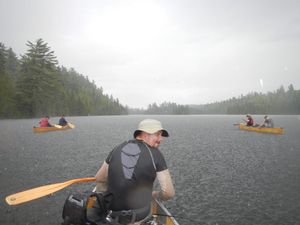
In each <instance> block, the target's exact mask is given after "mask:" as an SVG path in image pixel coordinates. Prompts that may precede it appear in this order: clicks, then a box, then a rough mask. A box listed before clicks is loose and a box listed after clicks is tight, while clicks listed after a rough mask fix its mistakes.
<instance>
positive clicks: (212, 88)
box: [0, 0, 300, 108]
mask: <svg viewBox="0 0 300 225" xmlns="http://www.w3.org/2000/svg"><path fill="white" fill-rule="evenodd" d="M0 8H1V13H0V28H1V31H0V42H3V43H4V44H5V45H6V46H7V47H12V49H13V50H14V52H15V53H16V54H17V55H18V56H19V55H20V54H24V53H26V50H27V46H26V45H25V43H26V42H27V41H31V42H32V41H35V40H37V39H38V38H42V39H43V40H44V41H45V42H47V43H48V45H49V46H50V47H51V49H52V50H54V52H55V53H54V54H55V55H56V56H57V59H58V61H59V64H60V65H63V66H65V67H67V68H71V67H73V68H74V69H75V70H76V71H77V72H79V73H81V74H83V75H84V76H88V77H89V79H90V80H91V81H92V80H94V81H95V83H96V84H97V86H99V87H100V86H101V87H103V89H104V93H106V94H112V95H113V96H114V97H115V98H118V99H119V100H120V102H121V103H122V104H123V105H128V106H129V107H144V108H146V107H147V105H148V104H151V103H153V102H156V103H158V104H160V103H162V102H163V101H167V102H175V103H178V104H204V103H211V102H214V101H221V100H226V99H228V98H230V97H238V96H240V95H241V94H244V95H245V94H247V93H249V92H254V91H256V92H263V93H266V92H268V91H274V90H276V89H278V88H279V87H280V85H283V86H284V87H285V88H287V86H288V85H289V84H293V85H294V87H295V89H299V88H300V1H298V0H295V1H292V0H276V1H274V0H268V1H266V0H252V1H246V0H244V1H243V0H219V1H214V0H194V1H191V0H182V1H179V0H157V1H151V0H148V1H142V0H136V1H127V0H120V1H111V0H105V1H104V0H88V1H83V0H82V1H79V0H77V1H75V0H51V1H50V0H42V1H41V0H24V1H19V0H0Z"/></svg>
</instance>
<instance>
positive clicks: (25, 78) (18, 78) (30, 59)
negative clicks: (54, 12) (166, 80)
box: [0, 39, 300, 118]
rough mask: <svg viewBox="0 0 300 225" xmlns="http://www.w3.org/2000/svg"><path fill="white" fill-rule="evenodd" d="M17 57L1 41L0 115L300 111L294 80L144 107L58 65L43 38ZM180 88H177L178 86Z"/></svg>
mask: <svg viewBox="0 0 300 225" xmlns="http://www.w3.org/2000/svg"><path fill="white" fill-rule="evenodd" d="M26 45H27V46H28V50H27V52H26V53H25V54H24V55H21V57H20V59H19V58H18V57H17V56H16V54H15V53H14V51H13V50H12V48H7V47H6V46H5V45H4V44H3V43H1V42H0V118H36V117H41V116H45V115H49V116H59V115H62V114H64V115H68V116H89V115H127V114H149V115H154V114H156V115H190V114H247V113H251V114H278V115H284V114H290V115H293V114H294V115H299V114H300V90H296V89H295V88H294V86H293V84H290V85H289V86H288V87H287V89H285V88H284V87H283V86H281V87H279V88H278V89H277V90H275V91H274V92H268V93H257V92H253V93H249V94H247V95H245V96H243V95H241V96H239V97H234V98H230V99H228V100H224V101H220V102H214V103H209V104H203V105H180V104H177V103H173V102H163V103H162V104H157V103H152V104H149V105H148V107H147V109H133V108H129V107H128V106H123V105H122V104H121V103H120V102H119V100H118V99H117V98H114V97H113V96H108V95H107V94H104V91H103V88H102V87H97V86H96V84H95V83H94V81H90V80H89V79H88V77H87V76H83V75H82V74H80V73H78V72H76V71H75V69H73V68H71V69H68V68H65V67H64V66H58V61H57V59H56V56H55V55H54V51H52V50H51V48H50V47H49V46H48V44H47V43H45V42H44V41H43V40H42V39H38V40H37V41H36V42H33V43H32V42H30V41H28V42H27V44H26ZM178 91H180V90H178Z"/></svg>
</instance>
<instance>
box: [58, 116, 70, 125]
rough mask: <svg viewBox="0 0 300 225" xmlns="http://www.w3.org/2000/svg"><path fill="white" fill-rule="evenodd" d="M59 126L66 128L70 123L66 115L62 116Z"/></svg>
mask: <svg viewBox="0 0 300 225" xmlns="http://www.w3.org/2000/svg"><path fill="white" fill-rule="evenodd" d="M58 125H60V126H66V125H68V122H67V121H66V119H65V116H64V115H62V116H61V117H60V119H59V121H58Z"/></svg>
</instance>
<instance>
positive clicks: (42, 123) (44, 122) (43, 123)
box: [39, 117, 49, 127]
mask: <svg viewBox="0 0 300 225" xmlns="http://www.w3.org/2000/svg"><path fill="white" fill-rule="evenodd" d="M39 124H40V127H48V126H49V120H48V117H45V118H42V119H41V121H40V122H39Z"/></svg>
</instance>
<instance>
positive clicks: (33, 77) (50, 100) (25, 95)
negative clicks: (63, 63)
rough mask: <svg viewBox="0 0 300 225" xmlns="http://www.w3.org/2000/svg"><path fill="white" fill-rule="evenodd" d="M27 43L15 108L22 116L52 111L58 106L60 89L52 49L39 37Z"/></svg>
mask: <svg viewBox="0 0 300 225" xmlns="http://www.w3.org/2000/svg"><path fill="white" fill-rule="evenodd" d="M27 46H28V47H29V49H28V51H27V53H26V54H25V55H24V56H22V59H21V76H20V79H19V80H18V90H19V92H18V93H17V94H18V99H19V104H18V105H19V107H20V108H19V110H20V111H21V112H22V114H23V115H24V116H26V117H36V116H39V117H40V116H43V115H46V114H47V115H55V114H57V109H58V108H59V107H62V103H61V102H60V100H61V99H62V97H63V89H62V85H61V80H60V77H59V74H58V70H57V68H56V66H57V60H56V57H55V56H54V52H53V51H51V50H50V47H48V44H47V43H44V41H43V40H42V39H38V40H37V41H36V42H35V43H31V42H30V41H28V43H27Z"/></svg>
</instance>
